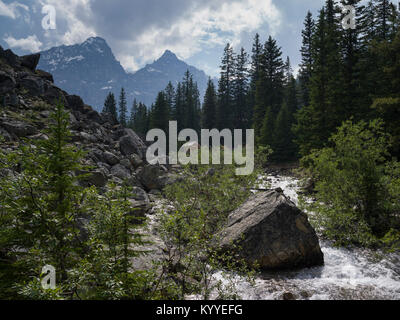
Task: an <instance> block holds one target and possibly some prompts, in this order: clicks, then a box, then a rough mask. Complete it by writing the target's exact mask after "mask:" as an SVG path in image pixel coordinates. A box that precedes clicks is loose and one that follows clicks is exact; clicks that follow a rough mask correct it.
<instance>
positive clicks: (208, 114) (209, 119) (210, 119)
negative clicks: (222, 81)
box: [202, 78, 217, 130]
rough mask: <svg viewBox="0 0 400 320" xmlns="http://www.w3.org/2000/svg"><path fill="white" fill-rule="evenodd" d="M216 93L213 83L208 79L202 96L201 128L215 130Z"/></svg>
mask: <svg viewBox="0 0 400 320" xmlns="http://www.w3.org/2000/svg"><path fill="white" fill-rule="evenodd" d="M216 120H217V93H216V90H215V86H214V82H213V81H212V80H211V78H209V79H208V84H207V90H206V94H205V96H204V104H203V117H202V128H204V129H209V130H211V129H215V128H216V127H217V121H216Z"/></svg>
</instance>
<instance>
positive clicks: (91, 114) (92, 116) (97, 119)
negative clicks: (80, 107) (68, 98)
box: [86, 110, 103, 124]
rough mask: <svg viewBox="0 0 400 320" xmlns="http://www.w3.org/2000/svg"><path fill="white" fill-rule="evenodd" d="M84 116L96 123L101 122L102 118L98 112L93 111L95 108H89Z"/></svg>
mask: <svg viewBox="0 0 400 320" xmlns="http://www.w3.org/2000/svg"><path fill="white" fill-rule="evenodd" d="M86 117H87V119H88V120H89V121H93V122H95V123H98V124H102V123H103V119H102V118H101V116H100V114H99V113H98V112H97V111H95V110H91V111H89V112H88V113H87V114H86Z"/></svg>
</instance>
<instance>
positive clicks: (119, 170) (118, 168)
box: [111, 164, 131, 180]
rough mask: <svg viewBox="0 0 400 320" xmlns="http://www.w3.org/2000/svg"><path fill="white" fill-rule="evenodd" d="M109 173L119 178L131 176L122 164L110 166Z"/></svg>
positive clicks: (123, 178)
mask: <svg viewBox="0 0 400 320" xmlns="http://www.w3.org/2000/svg"><path fill="white" fill-rule="evenodd" d="M111 175H113V176H114V177H117V178H119V179H121V180H126V179H129V178H130V177H131V172H130V171H129V170H128V169H126V168H125V167H124V166H123V165H121V164H117V165H115V166H113V167H112V168H111Z"/></svg>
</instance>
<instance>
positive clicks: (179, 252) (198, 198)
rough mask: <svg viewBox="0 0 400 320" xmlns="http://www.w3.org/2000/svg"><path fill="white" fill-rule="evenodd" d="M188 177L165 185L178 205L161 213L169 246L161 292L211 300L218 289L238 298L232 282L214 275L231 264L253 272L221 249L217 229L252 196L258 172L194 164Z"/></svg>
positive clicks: (188, 169) (221, 293)
mask: <svg viewBox="0 0 400 320" xmlns="http://www.w3.org/2000/svg"><path fill="white" fill-rule="evenodd" d="M184 176H185V179H184V180H183V181H182V182H179V183H176V184H173V185H170V186H168V187H167V189H166V196H167V199H168V200H169V202H170V203H171V204H172V207H173V208H166V209H165V210H164V213H163V215H162V217H161V226H160V233H161V236H162V239H163V240H164V242H165V243H166V246H167V257H166V259H165V260H164V261H163V263H162V266H161V267H162V270H163V271H164V272H163V275H162V281H160V287H163V289H161V291H164V292H168V294H170V295H171V296H172V297H174V298H180V299H181V298H184V297H185V295H186V294H200V295H201V296H202V297H203V298H204V299H209V298H210V294H211V292H213V291H217V292H219V296H220V297H221V298H222V297H225V298H226V297H230V298H237V294H236V292H235V288H234V286H230V284H232V283H231V282H229V284H223V283H222V282H217V283H216V282H214V281H212V276H213V274H214V273H215V272H217V271H219V270H222V269H224V268H226V269H227V270H235V271H236V272H239V273H240V274H243V275H245V276H248V277H249V279H250V278H251V272H250V270H248V269H247V268H246V266H245V265H244V263H243V262H242V261H239V260H238V259H235V257H233V256H230V255H228V254H225V255H221V254H220V253H219V252H218V248H217V246H216V244H217V243H218V237H217V233H218V231H220V230H221V228H222V227H223V226H224V224H225V223H226V220H227V217H228V214H229V213H230V212H231V211H232V210H234V209H236V208H237V207H238V206H239V205H240V204H242V203H243V202H244V201H245V200H246V199H247V197H248V196H249V195H250V189H251V187H252V186H254V184H255V179H256V173H254V174H253V175H250V176H236V175H235V167H234V166H233V165H218V166H190V165H189V166H187V167H186V168H185V172H184ZM227 274H228V273H227ZM228 278H229V277H227V279H228Z"/></svg>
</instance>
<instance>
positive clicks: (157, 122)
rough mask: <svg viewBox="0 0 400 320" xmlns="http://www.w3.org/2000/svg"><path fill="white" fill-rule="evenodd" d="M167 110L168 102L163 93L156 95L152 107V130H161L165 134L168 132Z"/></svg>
mask: <svg viewBox="0 0 400 320" xmlns="http://www.w3.org/2000/svg"><path fill="white" fill-rule="evenodd" d="M168 121H169V110H168V102H167V100H166V97H165V93H164V92H163V91H161V92H159V93H158V95H157V99H156V102H155V103H154V105H153V107H152V112H151V120H150V127H151V128H152V129H160V130H163V131H164V132H165V133H166V134H167V133H168V132H169V124H168Z"/></svg>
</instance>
